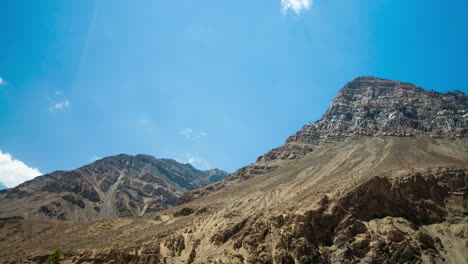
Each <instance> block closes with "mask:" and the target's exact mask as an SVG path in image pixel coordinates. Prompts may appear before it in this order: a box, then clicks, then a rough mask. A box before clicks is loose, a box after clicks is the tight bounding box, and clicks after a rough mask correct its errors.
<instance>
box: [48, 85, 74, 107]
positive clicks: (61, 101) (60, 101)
mask: <svg viewBox="0 0 468 264" xmlns="http://www.w3.org/2000/svg"><path fill="white" fill-rule="evenodd" d="M48 100H49V102H50V103H51V105H50V106H49V110H50V111H51V112H53V111H60V110H64V109H66V108H69V107H70V106H71V102H70V100H68V99H67V98H66V97H65V95H64V94H63V92H62V91H59V90H57V91H55V93H54V95H53V96H52V98H48Z"/></svg>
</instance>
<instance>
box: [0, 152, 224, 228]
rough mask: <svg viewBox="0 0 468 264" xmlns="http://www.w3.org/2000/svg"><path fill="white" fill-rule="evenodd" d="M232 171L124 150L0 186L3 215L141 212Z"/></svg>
mask: <svg viewBox="0 0 468 264" xmlns="http://www.w3.org/2000/svg"><path fill="white" fill-rule="evenodd" d="M226 176H227V173H226V172H224V171H220V170H210V171H199V170H197V169H195V168H193V167H192V166H191V165H189V164H180V163H178V162H176V161H174V160H168V159H155V158H154V157H152V156H148V155H137V156H130V155H125V154H122V155H118V156H113V157H107V158H104V159H101V160H98V161H96V162H94V163H92V164H89V165H86V166H83V167H81V168H79V169H76V170H72V171H56V172H53V173H50V174H47V175H44V176H41V177H37V178H35V179H33V180H31V181H28V182H25V183H23V184H21V185H19V186H17V187H15V188H12V189H7V190H3V191H0V218H1V217H3V218H5V217H23V218H27V219H31V218H34V219H41V220H47V219H50V218H52V219H58V220H75V221H93V220H98V219H103V218H106V217H130V216H141V215H143V214H145V213H149V212H155V211H159V210H162V209H165V208H168V207H170V206H173V205H174V204H175V203H176V202H177V199H178V198H179V197H180V196H181V195H182V194H183V193H184V192H186V191H188V190H193V189H196V188H200V187H203V186H205V185H207V184H210V183H213V182H216V181H219V180H221V179H224V178H225V177H226Z"/></svg>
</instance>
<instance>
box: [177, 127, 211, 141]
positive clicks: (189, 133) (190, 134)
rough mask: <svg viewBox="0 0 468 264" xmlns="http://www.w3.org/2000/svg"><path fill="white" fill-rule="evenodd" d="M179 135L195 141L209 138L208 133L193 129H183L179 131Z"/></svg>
mask: <svg viewBox="0 0 468 264" xmlns="http://www.w3.org/2000/svg"><path fill="white" fill-rule="evenodd" d="M179 134H180V135H182V136H184V137H185V138H187V139H194V138H200V137H206V136H208V133H206V132H205V131H203V130H199V131H194V130H193V129H191V128H185V129H182V130H180V131H179Z"/></svg>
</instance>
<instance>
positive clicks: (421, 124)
mask: <svg viewBox="0 0 468 264" xmlns="http://www.w3.org/2000/svg"><path fill="white" fill-rule="evenodd" d="M417 135H426V136H430V137H435V138H463V137H466V136H467V135H468V96H467V95H466V94H464V93H463V92H460V91H455V92H448V93H444V94H442V93H438V92H434V91H425V90H423V89H421V88H420V87H417V86H415V85H413V84H411V83H405V82H399V81H392V80H387V79H381V78H375V77H358V78H356V79H354V80H353V81H351V82H349V83H347V84H346V85H345V86H344V87H343V88H342V89H341V90H340V91H339V92H338V94H337V95H336V96H335V98H334V99H333V102H332V104H331V105H330V106H329V107H328V110H327V111H326V112H325V113H324V114H323V116H322V118H321V119H320V120H318V121H316V122H312V123H309V124H307V125H305V126H304V127H303V128H302V129H301V130H299V131H298V132H297V133H295V134H294V135H292V136H291V137H289V138H288V139H287V141H286V143H285V144H284V145H283V146H280V147H278V148H276V149H273V150H271V151H270V152H268V153H267V154H265V155H263V156H261V157H259V158H258V159H257V161H256V162H255V163H254V164H251V165H248V166H246V167H243V168H241V169H239V170H237V171H236V172H235V173H233V174H231V175H230V176H229V177H228V178H226V179H225V180H224V181H220V182H216V183H214V184H211V185H208V186H206V187H204V188H201V189H196V190H193V191H190V192H186V193H184V194H183V195H182V197H180V198H179V200H178V202H177V203H178V204H183V203H186V202H188V201H191V200H194V199H197V198H200V197H202V196H204V195H207V194H209V193H211V192H213V191H216V190H219V189H222V188H224V187H225V186H229V185H233V184H236V183H237V182H239V181H243V180H244V179H247V178H250V177H254V176H256V175H259V174H263V173H267V172H270V171H273V170H275V169H277V168H279V167H281V166H283V164H285V163H287V161H288V160H294V159H299V158H301V157H303V156H304V155H306V154H307V153H309V152H311V151H313V150H314V148H315V147H316V146H319V145H323V144H327V143H328V142H330V141H331V140H343V139H347V138H359V137H362V136H398V137H412V136H417Z"/></svg>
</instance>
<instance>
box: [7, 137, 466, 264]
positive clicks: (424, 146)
mask: <svg viewBox="0 0 468 264" xmlns="http://www.w3.org/2000/svg"><path fill="white" fill-rule="evenodd" d="M467 148H468V144H467V142H466V140H465V139H433V138H429V137H421V138H398V137H383V138H378V137H364V138H361V139H358V140H347V141H344V142H336V143H334V144H330V145H327V146H323V147H318V148H317V149H316V150H315V151H313V152H311V153H309V154H308V155H306V156H305V157H303V158H302V159H299V160H293V161H290V163H289V164H287V165H285V166H284V167H282V168H280V169H278V170H275V171H273V172H270V173H266V174H263V175H259V176H257V177H253V178H250V179H247V180H245V181H243V182H240V183H239V184H236V185H233V186H230V187H226V188H224V189H223V190H221V191H219V192H214V193H212V194H210V195H208V196H206V197H203V198H201V199H198V200H195V201H192V202H190V203H187V204H183V205H181V206H176V207H173V208H170V209H168V210H164V211H162V212H159V213H154V214H149V215H147V216H144V217H140V218H126V219H106V220H102V221H98V222H93V223H76V222H36V221H32V220H20V219H10V220H3V221H2V222H1V224H2V229H1V230H2V231H1V232H2V234H1V235H0V237H2V238H3V239H2V241H1V242H0V247H1V248H2V249H3V250H2V253H1V254H2V256H0V258H1V259H3V260H4V262H5V263H9V262H8V261H13V260H17V261H20V263H27V262H28V261H30V262H32V263H35V262H37V261H40V260H42V259H44V257H45V256H46V255H47V254H48V253H50V252H51V251H52V250H53V249H54V248H56V247H58V248H61V249H62V251H63V252H64V254H65V255H64V258H65V260H64V263H356V262H360V261H362V262H365V263H402V262H407V263H421V262H424V263H441V262H444V261H445V262H447V263H463V262H465V261H466V260H467V258H468V256H467V250H466V249H467V243H468V239H467V232H468V230H467V229H468V225H467V217H466V214H467V213H468V208H467V192H466V188H467V182H468V170H467V168H468V157H467V155H466V153H467V151H468V149H467ZM402 168H404V169H402Z"/></svg>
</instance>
